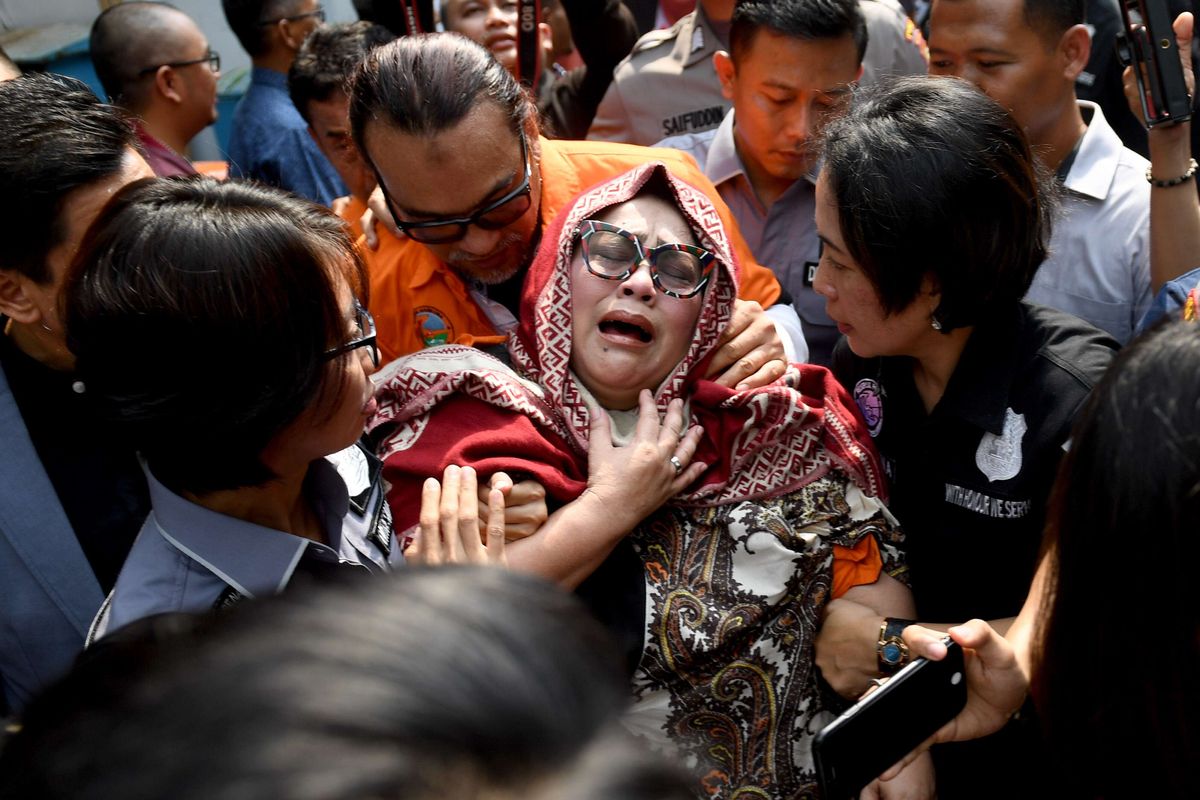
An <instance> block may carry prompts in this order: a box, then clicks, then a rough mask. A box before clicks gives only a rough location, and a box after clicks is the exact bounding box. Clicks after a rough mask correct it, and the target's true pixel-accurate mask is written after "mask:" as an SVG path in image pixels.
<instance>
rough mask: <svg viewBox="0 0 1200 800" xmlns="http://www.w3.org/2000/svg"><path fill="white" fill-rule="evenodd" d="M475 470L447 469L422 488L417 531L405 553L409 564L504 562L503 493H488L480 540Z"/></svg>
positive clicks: (495, 491) (505, 560)
mask: <svg viewBox="0 0 1200 800" xmlns="http://www.w3.org/2000/svg"><path fill="white" fill-rule="evenodd" d="M476 492H477V489H476V480H475V470H474V469H472V468H471V467H461V468H460V467H456V466H454V465H451V466H448V467H446V469H445V471H444V472H443V473H442V482H441V484H439V483H438V481H437V478H427V479H426V480H425V486H424V488H423V489H422V491H421V516H420V532H419V533H418V534H417V537H416V539H415V540H414V541H413V543H412V545H411V546H410V547H409V548H408V550H407V551H405V554H404V555H405V558H406V559H407V560H408V562H409V563H413V564H483V563H488V564H507V558H506V556H505V553H504V495H503V493H501V491H500V490H499V489H496V488H492V489H491V490H490V491H489V492H488V507H487V525H486V539H487V544H486V545H484V543H483V542H482V541H481V540H480V533H479V506H478V501H477V499H476Z"/></svg>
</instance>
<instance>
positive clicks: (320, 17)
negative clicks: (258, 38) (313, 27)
mask: <svg viewBox="0 0 1200 800" xmlns="http://www.w3.org/2000/svg"><path fill="white" fill-rule="evenodd" d="M309 17H316V18H317V22H324V21H325V9H324V7H323V6H317V9H316V11H307V12H305V13H303V14H295V15H293V16H290V17H276V18H275V19H264V20H262V21H260V22H259V23H258V26H259V27H260V28H262V27H266V26H267V25H274V24H275V23H276V22H284V21H286V22H296V21H298V20H302V19H308V18H309Z"/></svg>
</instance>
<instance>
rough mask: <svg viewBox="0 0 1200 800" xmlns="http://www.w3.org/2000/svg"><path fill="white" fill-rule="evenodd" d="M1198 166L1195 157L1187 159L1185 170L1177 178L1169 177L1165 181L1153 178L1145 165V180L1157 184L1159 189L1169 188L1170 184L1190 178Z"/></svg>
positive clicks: (1175, 184) (1179, 182) (1176, 184)
mask: <svg viewBox="0 0 1200 800" xmlns="http://www.w3.org/2000/svg"><path fill="white" fill-rule="evenodd" d="M1198 166H1200V165H1198V164H1196V159H1194V158H1192V159H1188V169H1187V172H1185V173H1183V174H1182V175H1180V176H1179V177H1178V178H1171V179H1169V180H1165V181H1160V180H1157V179H1155V178H1154V176H1153V175H1151V174H1150V170H1151V168H1150V167H1146V180H1148V181H1150V185H1151V186H1157V187H1158V188H1159V189H1170V188H1171V187H1172V186H1178V185H1179V184H1181V183H1183V182H1184V181H1188V180H1191V179H1192V177H1193V176H1194V175H1195V174H1196V169H1197V167H1198Z"/></svg>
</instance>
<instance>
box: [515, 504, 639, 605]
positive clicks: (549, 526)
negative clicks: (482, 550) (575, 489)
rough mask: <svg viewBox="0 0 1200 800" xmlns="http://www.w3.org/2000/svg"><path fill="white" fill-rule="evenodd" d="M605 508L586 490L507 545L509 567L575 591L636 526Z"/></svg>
mask: <svg viewBox="0 0 1200 800" xmlns="http://www.w3.org/2000/svg"><path fill="white" fill-rule="evenodd" d="M604 505H605V504H604V503H602V502H600V501H599V499H598V498H596V497H595V495H593V494H591V493H590V492H587V491H585V492H584V493H583V494H582V495H580V496H579V498H578V499H576V500H574V501H572V502H570V503H568V504H567V505H565V506H563V507H562V508H560V509H559V510H558V511H556V512H554V513H553V514H551V515H550V517H549V519H547V520H546V524H545V525H543V526H542V527H541V528H540V529H538V531H537V533H535V534H533V535H532V536H528V537H526V538H524V539H521V540H519V541H515V542H509V543H508V547H507V555H508V565H509V567H510V568H512V569H515V570H519V571H521V572H529V573H532V574H534V575H538V576H540V577H542V578H545V579H547V580H550V581H554V582H555V583H558V584H559V585H561V586H563V587H564V588H566V589H574V588H575V587H576V586H578V585H579V584H580V583H582V582H583V581H584V579H585V578H587V576H589V575H591V574H592V573H593V572H595V571H596V569H597V568H598V567H599V566H600V564H601V563H603V561H604V559H605V558H607V557H608V554H609V553H611V552H612V549H613V548H614V547H616V545H617V542H619V541H621V539H623V538H625V537H626V536H627V535H628V534H629V532H630V531H631V530H633V528H634V526H635V525H636V524H637V523H636V522H630V521H628V520H626V519H624V518H623V517H622V516H620V515H618V514H615V513H614V510H613V508H612V507H607V508H605V507H604Z"/></svg>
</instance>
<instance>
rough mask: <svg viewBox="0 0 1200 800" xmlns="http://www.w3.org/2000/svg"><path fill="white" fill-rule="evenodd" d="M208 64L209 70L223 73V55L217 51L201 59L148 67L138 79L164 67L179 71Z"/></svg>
mask: <svg viewBox="0 0 1200 800" xmlns="http://www.w3.org/2000/svg"><path fill="white" fill-rule="evenodd" d="M206 62H207V63H208V68H209V69H211V70H212V71H213V72H220V71H221V54H220V53H218V52H217V51H216V50H209V51H208V53H206V54H205V55H204V56H202V57H201V58H193V59H192V60H191V61H172V62H171V63H169V64H155V65H154V66H153V67H146V68H145V69H144V70H142V71H141V72H139V73H138V77H139V78H140V77H142V76H143V75H149V74H150V73H151V72H158V71H159V70H160V69H162V68H163V67H171V68H172V69H179V68H180V67H190V66H192V65H193V64H204V63H206Z"/></svg>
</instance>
